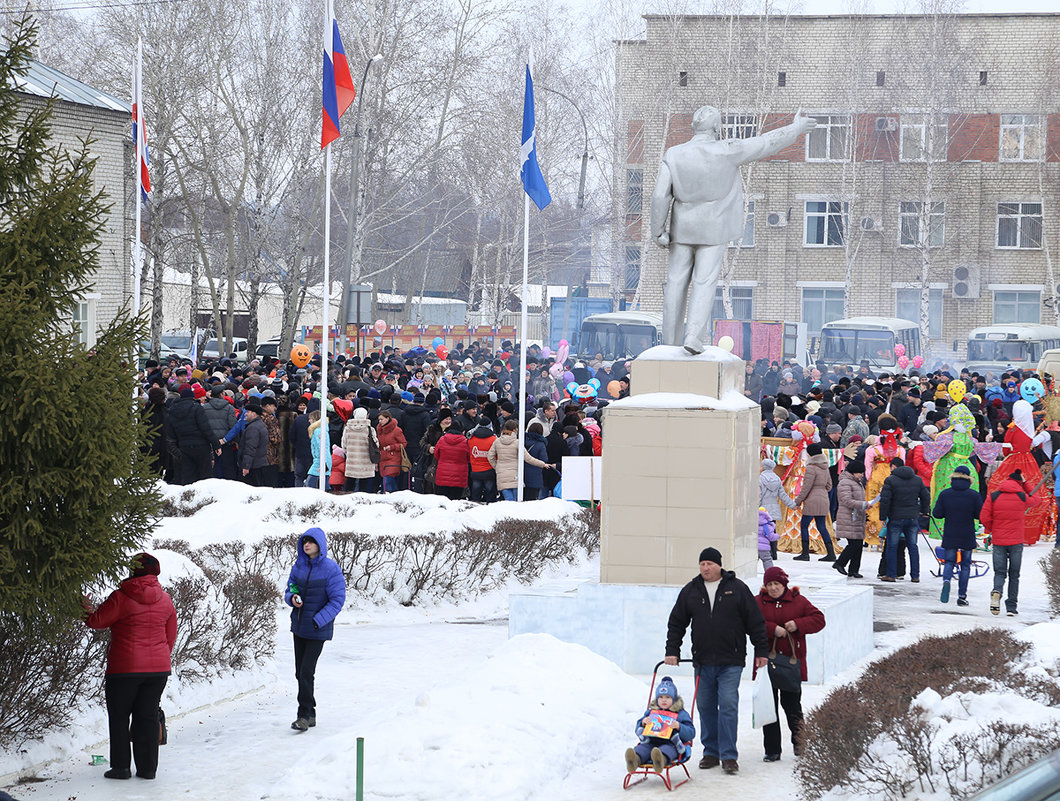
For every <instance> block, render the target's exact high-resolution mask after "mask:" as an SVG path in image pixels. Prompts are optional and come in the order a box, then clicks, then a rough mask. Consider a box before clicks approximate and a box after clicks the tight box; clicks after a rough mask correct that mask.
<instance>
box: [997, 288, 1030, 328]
mask: <svg viewBox="0 0 1060 801" xmlns="http://www.w3.org/2000/svg"><path fill="white" fill-rule="evenodd" d="M991 291H992V292H993V293H994V297H993V298H992V300H991V303H990V313H991V316H992V318H993V323H992V325H1016V324H1018V323H1030V324H1031V325H1041V321H1042V290H1041V289H1015V288H1012V289H994V290H991ZM999 295H1016V296H1019V295H1035V296H1037V298H1038V300H1037V302H1035V303H1034V304H1033V306H1034V309H1035V311H1036V312H1037V314H1036V316H1035V318H1034V319H1033V320H1021V319H1019V308H1020V306H1021V305H1026V306H1030V305H1032V302H1031V300H1030V298H1029V297H1028V298H1023V299H1020V298H1019V297H1016V298H1015V299H1014V300H1013V301H1012V303H1013V311H1014V312H1015V317H1016V318H1017V319H1015V320H998V317H997V306H998V296H999Z"/></svg>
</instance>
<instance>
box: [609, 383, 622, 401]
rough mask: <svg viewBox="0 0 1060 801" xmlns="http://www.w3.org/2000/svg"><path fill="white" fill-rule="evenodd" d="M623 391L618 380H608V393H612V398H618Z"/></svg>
mask: <svg viewBox="0 0 1060 801" xmlns="http://www.w3.org/2000/svg"><path fill="white" fill-rule="evenodd" d="M621 391H622V385H621V384H619V383H618V382H617V381H608V382H607V394H608V395H610V396H611V397H612V398H617V397H618V395H619V393H620V392H621Z"/></svg>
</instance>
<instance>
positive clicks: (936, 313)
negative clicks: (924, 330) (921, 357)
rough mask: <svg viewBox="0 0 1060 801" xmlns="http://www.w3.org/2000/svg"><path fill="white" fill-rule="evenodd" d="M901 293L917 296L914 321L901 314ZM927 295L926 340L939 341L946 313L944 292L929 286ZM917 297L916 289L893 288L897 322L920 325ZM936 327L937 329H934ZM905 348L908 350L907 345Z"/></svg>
mask: <svg viewBox="0 0 1060 801" xmlns="http://www.w3.org/2000/svg"><path fill="white" fill-rule="evenodd" d="M903 292H915V293H916V294H917V298H916V306H917V315H916V317H917V319H915V320H914V319H912V318H910V317H906V316H904V315H903V314H902V313H901V308H900V306H901V303H902V301H901V293H903ZM928 293H929V298H928V314H929V316H930V317H931V321H930V323H929V328H928V338H929V339H933V340H941V339H942V336H943V330H944V329H943V315H944V314H945V311H946V304H945V300H944V297H943V295H944V292H943V289H942V287H934V286H929V287H928ZM936 293H938V294H936ZM919 295H920V289H919V288H918V287H909V286H897V287H895V288H894V316H895V317H897V318H898V319H899V320H908V321H909V322H911V323H916V324H917V325H919V324H920V319H919V318H920V313H919V306H920V298H919ZM936 301H937V305H936ZM936 325H937V326H938V327H937V328H936ZM936 331H937V332H938V333H937V336H936V334H935V332H936ZM907 348H908V345H907ZM914 355H915V354H914Z"/></svg>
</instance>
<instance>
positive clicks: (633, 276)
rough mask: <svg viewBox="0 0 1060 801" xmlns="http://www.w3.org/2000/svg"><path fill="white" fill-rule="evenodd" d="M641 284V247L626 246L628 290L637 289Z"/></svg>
mask: <svg viewBox="0 0 1060 801" xmlns="http://www.w3.org/2000/svg"><path fill="white" fill-rule="evenodd" d="M639 284H640V246H639V245H626V289H628V290H633V289H636V288H637V286H638V285H639Z"/></svg>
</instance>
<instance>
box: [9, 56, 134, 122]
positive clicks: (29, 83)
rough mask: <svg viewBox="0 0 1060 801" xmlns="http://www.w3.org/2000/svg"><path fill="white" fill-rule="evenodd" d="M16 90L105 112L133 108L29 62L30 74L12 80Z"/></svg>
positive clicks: (65, 76)
mask: <svg viewBox="0 0 1060 801" xmlns="http://www.w3.org/2000/svg"><path fill="white" fill-rule="evenodd" d="M15 89H16V90H17V91H19V92H24V93H25V94H27V95H36V96H37V97H57V98H59V99H60V100H65V101H67V102H68V103H79V104H81V105H82V106H94V107H95V108H102V109H107V110H108V111H123V112H125V113H126V114H131V113H132V106H131V105H130V104H129V103H126V102H125V101H124V100H119V99H118V98H116V97H114V96H113V95H108V94H107V93H106V92H101V91H100V90H99V89H93V88H92V87H91V86H89V85H88V84H84V83H81V81H79V80H77V79H76V78H71V77H70V76H69V75H67V74H66V73H63V72H59V70H57V69H53V68H52V67H47V66H45V65H44V64H41V63H40V62H39V61H30V62H29V73H28V74H27V75H26V77H25V78H22V77H17V78H15Z"/></svg>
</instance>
